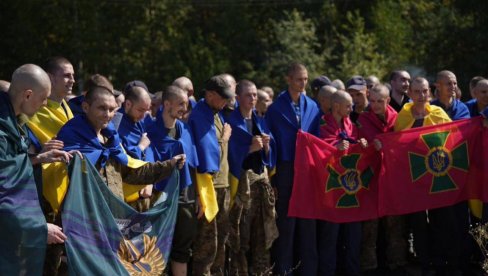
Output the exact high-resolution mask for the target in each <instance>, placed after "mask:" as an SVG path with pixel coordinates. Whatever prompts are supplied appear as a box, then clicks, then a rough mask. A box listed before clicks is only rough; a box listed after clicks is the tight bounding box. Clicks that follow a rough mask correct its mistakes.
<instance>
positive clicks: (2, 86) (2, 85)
mask: <svg viewBox="0 0 488 276" xmlns="http://www.w3.org/2000/svg"><path fill="white" fill-rule="evenodd" d="M9 87H10V82H8V81H5V80H0V91H2V92H7V91H8V88H9Z"/></svg>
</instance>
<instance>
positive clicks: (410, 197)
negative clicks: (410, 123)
mask: <svg viewBox="0 0 488 276" xmlns="http://www.w3.org/2000/svg"><path fill="white" fill-rule="evenodd" d="M482 128H483V127H482V124H481V119H480V118H474V119H471V120H459V121H456V122H452V123H446V124H440V125H434V126H427V127H422V128H413V129H409V130H405V131H401V132H395V133H387V134H382V135H379V136H377V137H378V139H379V140H380V141H381V143H382V145H383V162H382V169H381V174H380V178H379V179H380V183H379V187H380V190H379V191H380V193H379V202H380V205H379V212H380V215H398V214H405V213H412V212H416V211H421V210H426V209H433V208H439V207H443V206H449V205H452V204H455V203H457V202H459V201H463V200H467V199H481V200H484V201H486V200H488V198H486V196H485V195H483V187H482V184H483V182H482V181H480V180H481V179H482V177H483V170H482V167H481V165H482V164H483V156H482V140H483V139H482V135H480V134H481V133H482V131H483V129H482ZM485 140H486V139H485ZM485 172H486V171H485Z"/></svg>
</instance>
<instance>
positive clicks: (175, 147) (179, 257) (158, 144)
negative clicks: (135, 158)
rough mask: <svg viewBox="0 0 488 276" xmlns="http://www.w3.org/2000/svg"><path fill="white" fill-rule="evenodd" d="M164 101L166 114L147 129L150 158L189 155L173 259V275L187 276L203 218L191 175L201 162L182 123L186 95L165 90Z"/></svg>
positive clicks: (182, 172) (159, 188)
mask: <svg viewBox="0 0 488 276" xmlns="http://www.w3.org/2000/svg"><path fill="white" fill-rule="evenodd" d="M161 100H162V104H163V112H162V113H160V114H159V115H158V116H157V117H156V118H155V122H154V123H153V124H152V125H150V126H149V127H148V128H147V136H148V137H149V139H150V140H151V146H150V147H149V148H148V153H147V157H148V158H151V159H152V160H151V161H164V160H166V159H169V158H172V157H173V156H175V155H176V154H181V153H184V154H186V158H187V162H186V163H185V165H184V167H183V168H182V169H180V195H179V198H178V214H177V216H176V225H175V232H174V237H173V243H172V248H171V255H170V259H171V272H172V273H173V275H188V262H189V261H190V258H191V248H192V244H193V242H194V240H195V237H196V234H197V225H198V220H197V212H199V214H200V216H201V215H202V214H203V210H202V209H201V208H198V206H197V202H196V190H195V185H193V184H194V183H193V181H192V177H191V174H190V173H191V172H193V171H194V170H195V168H196V166H197V165H198V158H197V156H196V149H195V143H194V142H193V139H192V136H191V132H190V130H189V127H188V125H186V124H185V123H183V122H182V121H181V119H182V118H183V116H184V115H185V114H186V112H187V109H188V95H187V92H186V91H184V90H183V89H181V88H179V87H177V86H175V85H171V86H168V87H167V88H166V89H165V90H164V93H163V95H162V99H161ZM166 184H167V181H161V182H158V183H156V184H154V189H155V190H156V191H162V190H163V189H164V187H165V186H166Z"/></svg>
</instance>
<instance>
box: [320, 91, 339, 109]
mask: <svg viewBox="0 0 488 276" xmlns="http://www.w3.org/2000/svg"><path fill="white" fill-rule="evenodd" d="M336 92H337V88H335V87H334V86H332V85H324V86H322V88H320V90H319V93H318V94H317V101H318V102H319V105H320V109H321V110H322V112H324V113H328V112H329V111H330V108H331V100H330V98H331V97H332V95H333V94H334V93H336Z"/></svg>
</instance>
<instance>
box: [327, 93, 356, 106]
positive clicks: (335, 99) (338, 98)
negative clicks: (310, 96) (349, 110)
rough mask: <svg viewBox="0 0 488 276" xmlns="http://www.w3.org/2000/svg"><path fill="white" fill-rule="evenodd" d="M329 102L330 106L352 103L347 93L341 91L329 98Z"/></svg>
mask: <svg viewBox="0 0 488 276" xmlns="http://www.w3.org/2000/svg"><path fill="white" fill-rule="evenodd" d="M330 101H331V103H332V104H335V103H337V104H342V103H346V102H352V97H351V95H349V93H347V92H345V91H343V90H338V91H337V92H335V93H334V94H332V96H331V97H330Z"/></svg>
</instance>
